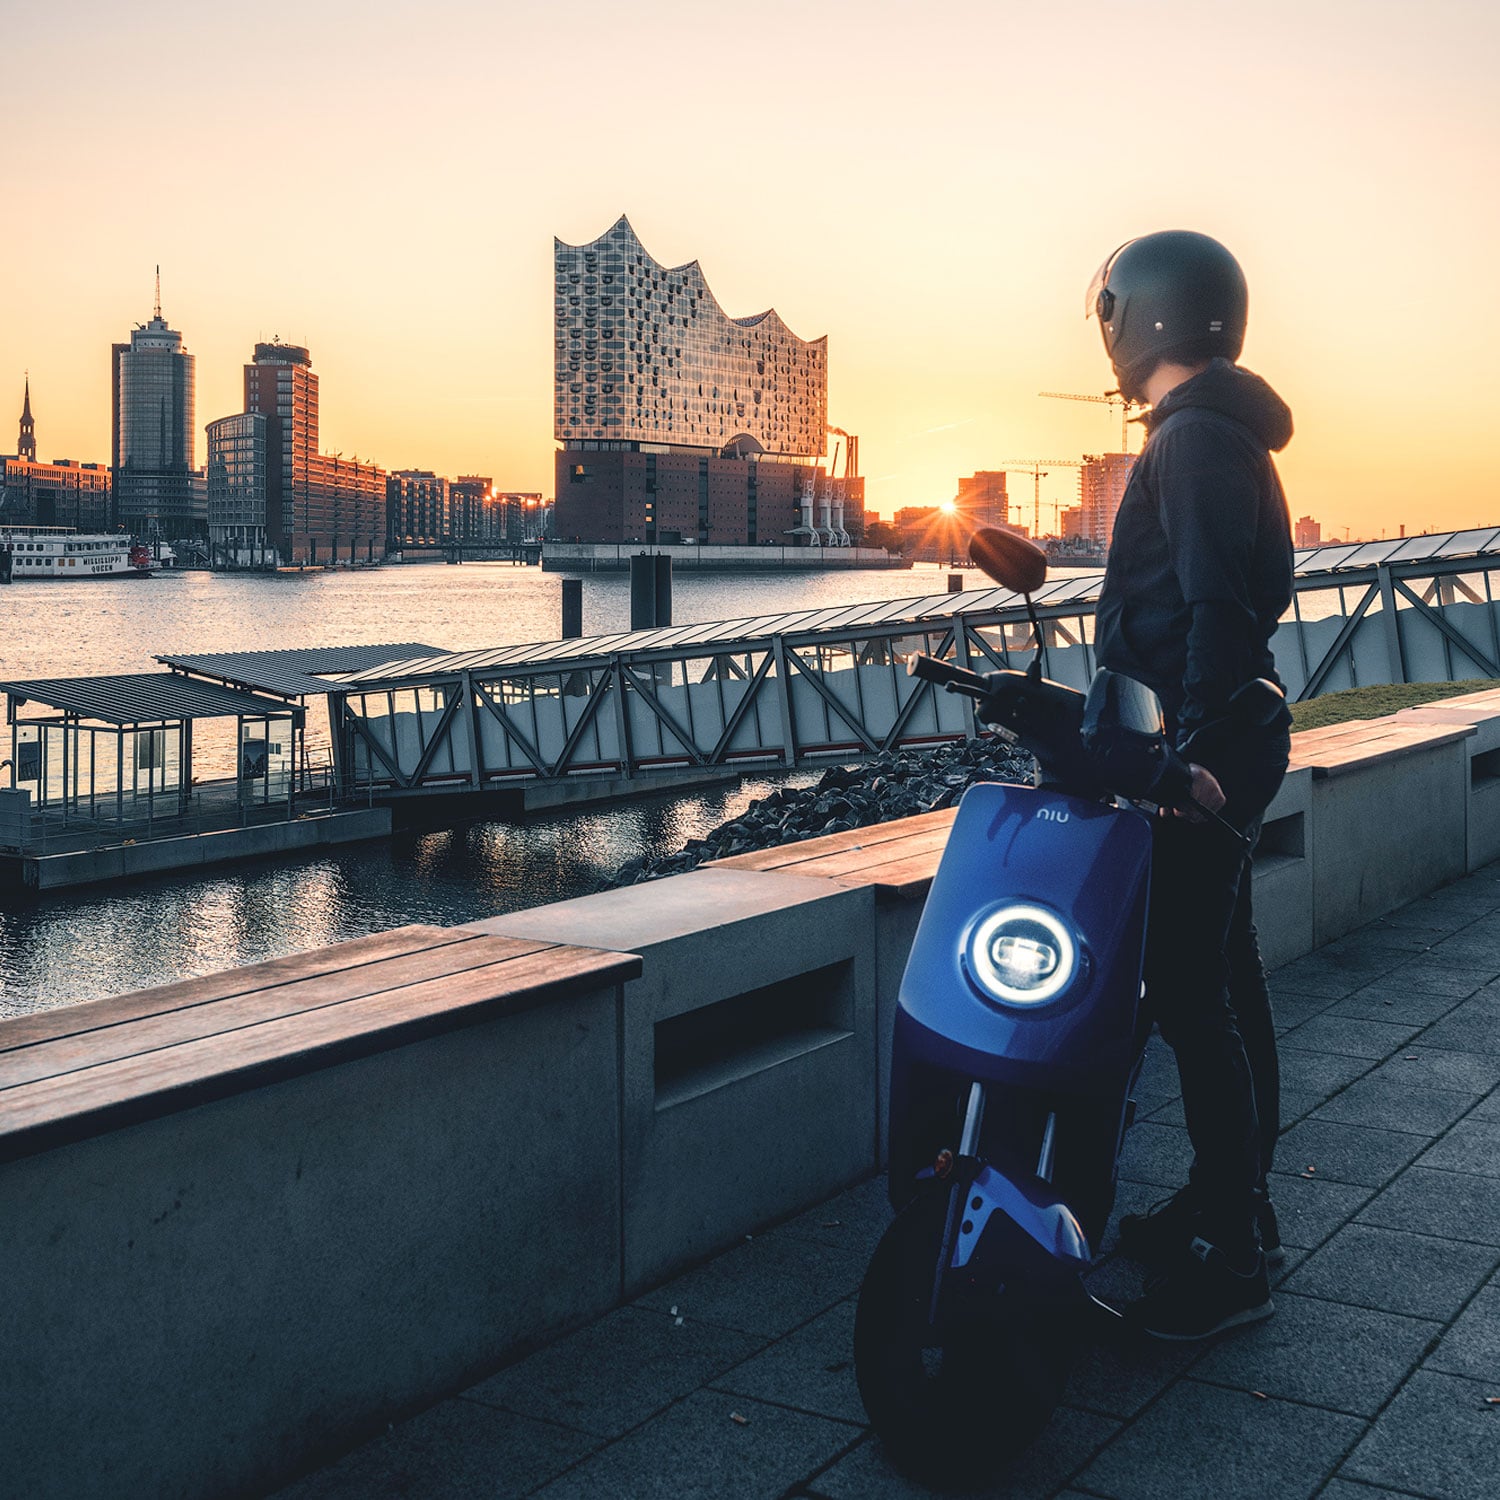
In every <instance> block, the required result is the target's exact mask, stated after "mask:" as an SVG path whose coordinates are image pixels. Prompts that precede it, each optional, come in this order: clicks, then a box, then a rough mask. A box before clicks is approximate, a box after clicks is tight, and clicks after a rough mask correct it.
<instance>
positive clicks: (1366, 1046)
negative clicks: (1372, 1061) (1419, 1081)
mask: <svg viewBox="0 0 1500 1500" xmlns="http://www.w3.org/2000/svg"><path fill="white" fill-rule="evenodd" d="M1420 1030H1421V1028H1420V1027H1419V1026H1400V1025H1396V1024H1394V1023H1390V1022H1385V1021H1363V1020H1354V1019H1353V1018H1351V1017H1349V1016H1314V1017H1313V1019H1312V1020H1311V1021H1305V1022H1303V1024H1302V1025H1301V1026H1298V1027H1297V1028H1296V1029H1295V1030H1294V1031H1291V1032H1289V1033H1288V1034H1287V1036H1286V1039H1285V1045H1286V1046H1288V1047H1301V1048H1302V1049H1303V1050H1304V1051H1308V1052H1333V1053H1337V1054H1339V1055H1340V1056H1343V1057H1364V1058H1385V1057H1389V1056H1390V1055H1391V1053H1392V1052H1394V1051H1395V1050H1396V1048H1397V1047H1399V1046H1401V1045H1402V1044H1403V1043H1405V1042H1409V1041H1410V1040H1411V1039H1412V1037H1414V1036H1415V1035H1416V1034H1417V1032H1418V1031H1420Z"/></svg>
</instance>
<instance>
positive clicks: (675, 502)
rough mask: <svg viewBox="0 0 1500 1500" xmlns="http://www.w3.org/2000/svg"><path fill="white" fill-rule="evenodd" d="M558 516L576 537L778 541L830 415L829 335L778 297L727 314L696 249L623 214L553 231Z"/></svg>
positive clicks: (561, 531)
mask: <svg viewBox="0 0 1500 1500" xmlns="http://www.w3.org/2000/svg"><path fill="white" fill-rule="evenodd" d="M554 247H555V261H556V277H555V282H556V284H555V304H554V306H555V319H554V334H555V342H554V354H555V367H554V417H555V435H556V437H557V440H558V442H559V443H560V444H561V445H562V447H561V448H560V449H559V451H558V454H557V489H556V495H557V505H556V510H555V513H554V521H553V529H554V532H555V533H556V534H557V535H559V536H562V537H577V538H579V539H581V540H584V541H630V540H656V539H659V540H661V541H663V542H666V541H673V540H684V541H699V542H749V543H752V544H753V543H756V542H762V541H770V540H776V541H784V540H787V539H788V537H789V536H790V535H791V534H792V533H793V532H795V531H796V529H797V524H798V519H799V504H800V501H801V497H802V495H803V492H804V490H805V489H806V488H807V486H808V485H809V484H813V485H816V484H817V483H818V482H819V480H820V479H822V480H824V481H825V482H826V476H824V475H822V471H821V469H819V468H818V466H817V462H816V460H817V458H818V456H819V455H820V454H821V453H822V452H823V449H824V443H825V436H824V435H825V433H826V431H827V426H828V341H827V339H826V338H821V339H814V340H807V339H801V338H798V337H797V335H796V334H795V333H793V332H792V331H791V329H789V328H788V327H787V326H786V324H785V323H784V322H782V320H781V318H780V316H779V315H778V314H777V313H776V312H775V310H774V309H772V310H769V311H767V312H763V313H759V314H757V315H755V316H754V317H747V318H733V317H730V316H729V315H728V314H727V313H726V312H725V311H724V309H723V308H722V307H720V305H719V303H718V300H717V299H716V298H715V297H714V294H713V293H712V291H710V290H709V286H708V283H707V281H706V280H705V279H704V276H703V272H702V270H701V269H700V267H699V265H698V263H697V262H696V261H693V262H690V263H689V264H687V265H683V266H664V265H662V264H661V263H660V262H659V261H658V260H656V259H655V258H654V257H653V256H652V255H651V254H650V253H649V252H648V251H647V250H646V248H645V247H644V246H643V245H642V244H641V242H640V240H639V238H638V237H637V236H636V233H635V230H634V229H633V228H632V227H631V225H630V221H629V220H628V219H626V218H624V217H621V218H620V219H618V220H617V221H616V222H615V223H614V224H613V225H612V226H611V227H610V228H609V229H608V230H606V231H605V233H604V234H602V235H600V236H599V238H598V239H596V240H591V241H590V242H589V243H588V244H584V245H569V244H565V243H564V242H563V241H562V240H555V241H554Z"/></svg>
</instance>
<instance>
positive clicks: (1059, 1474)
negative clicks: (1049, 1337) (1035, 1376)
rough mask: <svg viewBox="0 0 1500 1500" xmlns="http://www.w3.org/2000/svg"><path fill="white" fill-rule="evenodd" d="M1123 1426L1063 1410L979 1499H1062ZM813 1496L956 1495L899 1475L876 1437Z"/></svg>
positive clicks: (813, 1489)
mask: <svg viewBox="0 0 1500 1500" xmlns="http://www.w3.org/2000/svg"><path fill="white" fill-rule="evenodd" d="M1119 1426H1120V1424H1119V1423H1118V1422H1112V1421H1110V1420H1109V1418H1107V1417H1101V1416H1098V1415H1097V1414H1096V1413H1094V1412H1085V1411H1073V1410H1070V1409H1069V1408H1068V1407H1060V1408H1059V1409H1058V1410H1057V1412H1055V1413H1054V1414H1053V1417H1052V1420H1051V1421H1050V1422H1049V1423H1048V1424H1047V1425H1046V1427H1044V1428H1043V1429H1042V1431H1041V1433H1040V1435H1039V1436H1038V1437H1037V1440H1036V1442H1034V1443H1033V1444H1032V1445H1031V1447H1030V1448H1029V1449H1028V1450H1027V1451H1026V1452H1025V1453H1024V1454H1022V1455H1021V1457H1020V1458H1019V1459H1018V1460H1017V1461H1016V1462H1015V1464H1014V1465H1012V1467H1011V1468H1010V1469H1009V1470H1008V1471H1006V1472H1004V1473H1003V1474H1001V1475H1000V1476H997V1478H996V1481H995V1483H994V1485H993V1486H985V1487H984V1488H982V1489H981V1490H979V1491H978V1494H980V1495H990V1496H995V1497H996V1500H1000V1497H1004V1500H1033V1497H1035V1500H1042V1497H1043V1496H1048V1495H1053V1494H1056V1492H1057V1489H1058V1486H1059V1485H1061V1484H1064V1483H1066V1482H1067V1480H1068V1478H1069V1477H1070V1476H1071V1475H1072V1474H1073V1473H1075V1472H1076V1471H1077V1470H1078V1469H1079V1468H1081V1467H1082V1466H1083V1465H1084V1464H1085V1463H1087V1462H1088V1460H1089V1459H1090V1458H1091V1457H1092V1456H1093V1455H1094V1454H1095V1453H1096V1452H1098V1450H1099V1449H1100V1448H1101V1447H1102V1446H1103V1445H1104V1444H1105V1443H1106V1442H1108V1441H1109V1439H1110V1438H1111V1437H1113V1436H1114V1434H1115V1433H1116V1432H1117V1431H1119ZM808 1493H809V1494H813V1495H818V1496H826V1497H827V1500H909V1497H910V1500H918V1497H922V1500H928V1497H934V1496H938V1495H951V1494H952V1493H953V1492H952V1491H951V1490H947V1491H944V1490H934V1489H929V1488H928V1487H927V1486H926V1485H922V1484H918V1483H916V1482H915V1481H914V1480H911V1479H908V1478H906V1477H905V1475H903V1474H900V1473H898V1472H897V1471H896V1470H895V1469H894V1468H893V1467H892V1466H891V1461H890V1459H889V1458H887V1457H886V1453H885V1449H884V1448H882V1447H881V1445H880V1439H879V1438H875V1437H872V1438H870V1439H869V1440H868V1441H866V1442H864V1443H861V1444H860V1446H859V1447H858V1448H856V1449H855V1450H854V1452H852V1453H850V1454H847V1455H846V1456H845V1457H843V1458H841V1459H840V1460H839V1461H838V1462H837V1463H836V1464H834V1465H833V1466H832V1467H831V1468H829V1469H827V1470H826V1471H825V1472H824V1473H822V1474H819V1475H818V1476H817V1477H816V1478H815V1479H813V1480H812V1481H811V1482H810V1484H809V1485H808ZM968 1493H971V1494H972V1493H974V1492H972V1491H970V1492H968Z"/></svg>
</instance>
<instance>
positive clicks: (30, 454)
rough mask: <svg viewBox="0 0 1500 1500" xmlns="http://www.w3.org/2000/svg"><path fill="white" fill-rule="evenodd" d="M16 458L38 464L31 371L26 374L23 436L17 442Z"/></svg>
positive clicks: (22, 413)
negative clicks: (32, 413) (32, 408)
mask: <svg viewBox="0 0 1500 1500" xmlns="http://www.w3.org/2000/svg"><path fill="white" fill-rule="evenodd" d="M16 456H17V457H18V458H25V459H29V460H30V461H31V462H32V463H35V462H36V423H35V422H33V421H32V420H31V371H30V370H28V371H27V372H26V399H25V400H24V402H23V403H22V405H21V436H20V438H19V439H18V440H17V442H16Z"/></svg>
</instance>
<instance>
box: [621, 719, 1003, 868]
mask: <svg viewBox="0 0 1500 1500" xmlns="http://www.w3.org/2000/svg"><path fill="white" fill-rule="evenodd" d="M1030 780H1031V756H1030V755H1029V754H1027V753H1025V752H1024V751H1019V750H1016V749H1013V748H1012V747H1011V746H1009V745H1007V744H1006V743H1005V742H1004V741H1003V740H1000V739H996V738H994V737H992V736H989V735H986V736H985V737H984V738H982V739H972V740H966V741H965V742H964V743H963V744H961V745H944V746H941V747H940V748H939V749H936V750H902V751H900V752H899V753H895V754H887V755H879V756H876V757H875V758H874V759H873V760H869V761H865V762H863V763H861V764H860V765H857V766H833V767H830V768H829V769H828V770H827V771H825V772H824V773H823V775H822V777H821V779H820V780H819V781H818V783H817V785H816V786H808V787H782V788H779V789H778V790H776V791H774V792H772V793H771V795H770V796H769V797H761V798H758V799H757V800H756V801H754V802H752V803H751V804H750V806H749V807H747V808H746V809H745V811H744V812H742V813H741V814H740V815H739V817H737V818H732V819H730V821H729V822H727V823H722V824H720V826H719V827H717V828H715V829H714V830H713V832H712V833H710V834H709V835H708V836H707V837H706V838H701V839H689V840H688V841H687V843H686V844H684V845H683V847H682V848H681V849H680V850H679V851H678V852H677V853H676V854H667V855H656V856H652V855H641V856H639V857H637V858H635V859H629V860H626V861H625V863H624V864H623V865H621V866H620V868H619V869H618V870H617V871H616V872H615V874H614V876H613V878H612V879H611V880H609V881H608V882H607V883H606V884H607V887H613V886H622V885H635V884H636V883H638V882H639V881H642V880H657V879H660V878H661V877H662V876H663V875H681V874H684V873H685V872H686V871H688V870H692V869H696V868H697V867H698V866H699V865H701V864H703V863H705V862H706V861H708V860H713V859H728V858H729V857H730V856H731V855H735V854H748V853H750V852H751V851H752V850H754V849H774V848H777V847H778V846H779V845H782V844H795V843H797V842H798V841H799V840H801V839H812V838H817V837H819V836H820V835H822V834H825V833H843V832H845V831H846V830H848V829H851V828H868V827H869V826H870V825H871V824H872V823H888V822H890V821H891V820H892V819H893V818H909V817H912V816H913V815H914V814H916V813H924V812H933V811H935V810H936V809H938V808H941V807H952V806H953V804H954V803H955V802H957V801H958V799H959V798H960V797H961V796H962V795H963V792H964V788H965V787H967V786H971V785H972V784H973V783H975V782H977V781H1018V782H1026V783H1029V782H1030Z"/></svg>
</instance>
